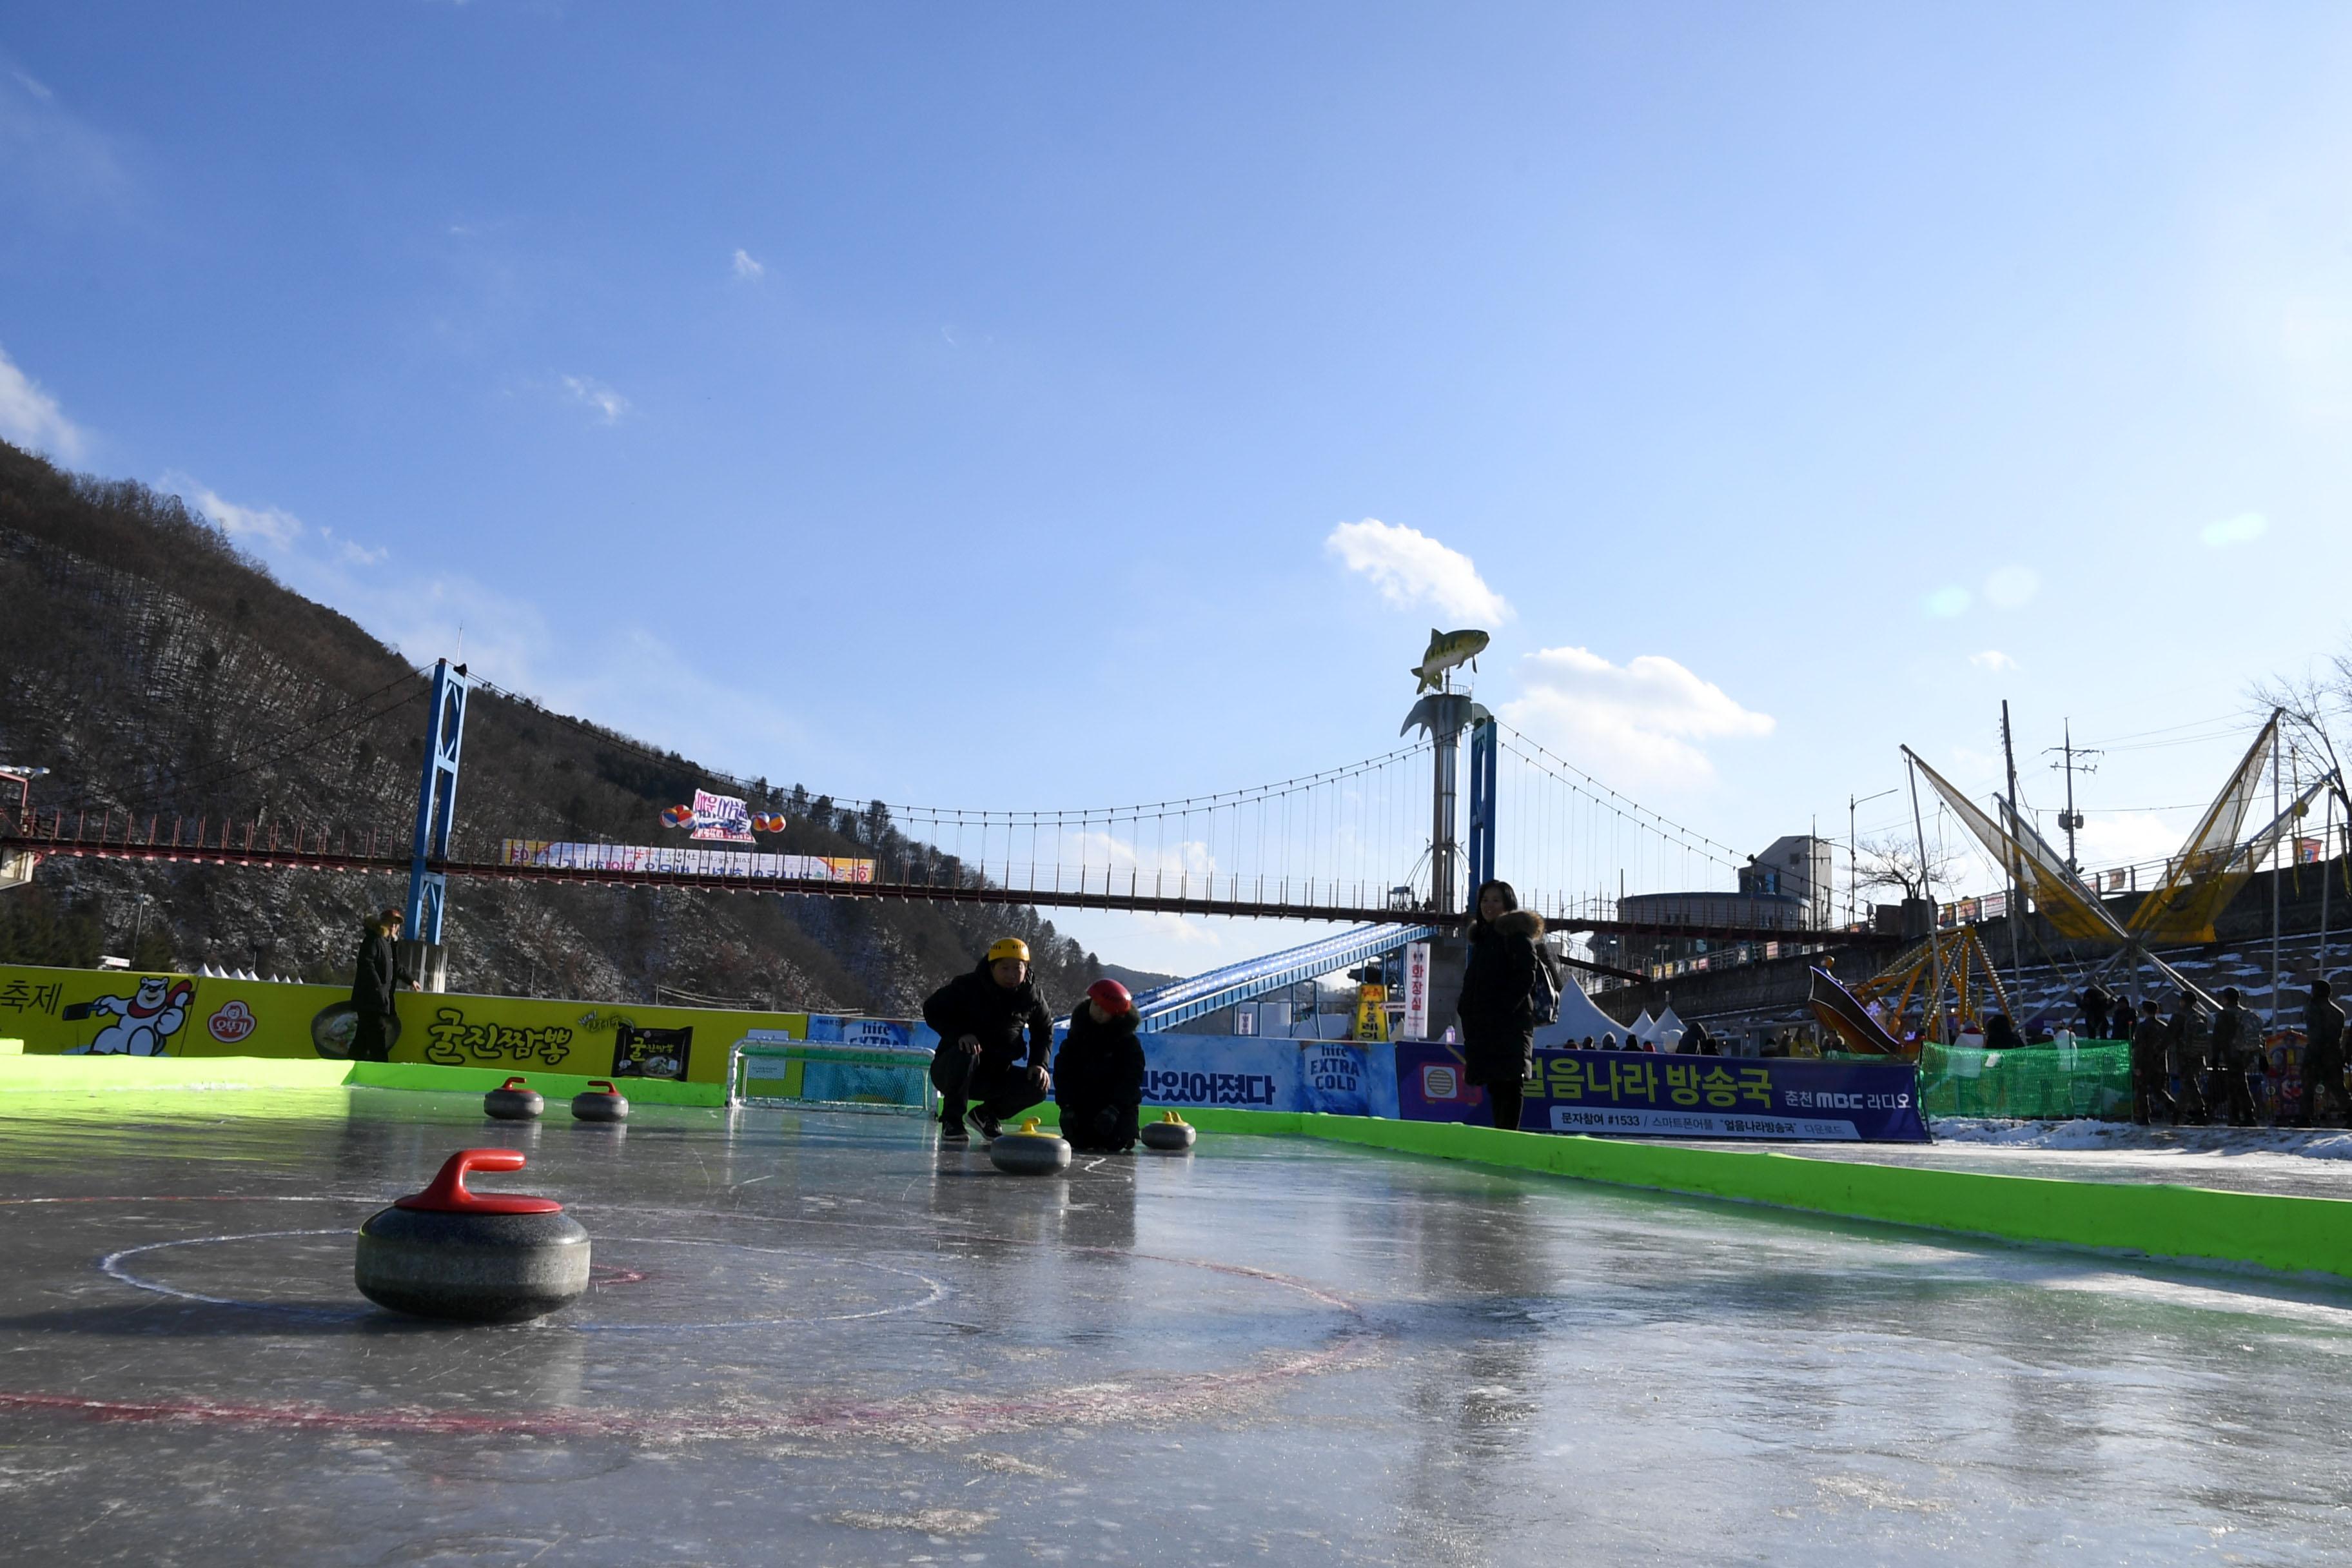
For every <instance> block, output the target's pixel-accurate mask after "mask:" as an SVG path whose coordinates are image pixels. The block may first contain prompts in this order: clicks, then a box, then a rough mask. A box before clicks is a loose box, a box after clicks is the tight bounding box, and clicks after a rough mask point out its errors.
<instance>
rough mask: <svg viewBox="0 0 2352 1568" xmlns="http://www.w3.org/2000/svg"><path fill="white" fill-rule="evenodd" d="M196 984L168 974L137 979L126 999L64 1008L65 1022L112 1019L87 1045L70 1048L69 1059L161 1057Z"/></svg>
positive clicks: (183, 1017) (182, 1019)
mask: <svg viewBox="0 0 2352 1568" xmlns="http://www.w3.org/2000/svg"><path fill="white" fill-rule="evenodd" d="M195 994H196V988H195V985H194V984H193V983H192V982H189V981H185V980H179V981H175V980H173V978H172V977H171V976H170V975H168V974H148V975H142V976H141V977H140V981H139V989H138V990H136V991H134V992H132V993H131V994H130V995H128V996H99V997H94V998H92V999H91V1000H89V1001H88V1002H77V1003H75V1004H74V1005H71V1006H69V1007H68V1008H66V1009H65V1011H64V1013H63V1014H62V1015H61V1016H64V1017H66V1018H68V1019H79V1018H89V1017H94V1016H106V1017H110V1018H112V1019H113V1020H114V1022H113V1023H111V1024H109V1025H108V1026H106V1027H105V1028H103V1029H100V1031H99V1032H98V1037H97V1038H96V1039H93V1040H92V1041H90V1043H89V1044H88V1045H86V1046H73V1047H68V1049H67V1050H66V1052H65V1053H64V1054H65V1055H67V1056H69V1057H80V1056H90V1057H160V1056H162V1055H163V1050H164V1047H165V1045H166V1043H167V1042H169V1041H170V1039H171V1037H173V1035H176V1034H178V1033H179V1032H180V1026H181V1025H183V1024H184V1023H186V1022H187V1021H188V1002H189V1000H190V999H191V998H192V997H194V995H195Z"/></svg>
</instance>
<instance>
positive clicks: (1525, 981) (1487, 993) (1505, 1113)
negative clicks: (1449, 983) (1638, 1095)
mask: <svg viewBox="0 0 2352 1568" xmlns="http://www.w3.org/2000/svg"><path fill="white" fill-rule="evenodd" d="M1476 907H1477V911H1478V912H1477V915H1476V917H1475V919H1473V920H1472V921H1471V922H1470V961H1469V963H1467V964H1465V966H1464V967H1463V970H1462V1000H1461V1001H1460V1002H1459V1003H1458V1004H1457V1005H1456V1006H1455V1009H1454V1010H1455V1012H1456V1014H1457V1015H1458V1016H1460V1018H1461V1020H1462V1056H1463V1063H1464V1070H1463V1075H1462V1076H1463V1077H1464V1078H1465V1079H1469V1081H1470V1082H1472V1083H1475V1084H1477V1085H1479V1086H1480V1087H1482V1088H1483V1089H1486V1099H1487V1100H1488V1101H1490V1102H1491V1103H1492V1104H1493V1106H1494V1108H1495V1125H1496V1126H1497V1127H1503V1128H1509V1129H1517V1126H1518V1125H1519V1105H1520V1101H1521V1100H1522V1098H1523V1097H1524V1095H1525V1093H1526V1087H1525V1086H1526V1084H1527V1080H1528V1068H1531V1067H1533V1066H1534V1065H1535V1059H1536V1000H1535V984H1536V966H1537V965H1538V964H1539V963H1542V962H1543V960H1542V959H1541V957H1540V956H1538V953H1537V952H1536V943H1537V942H1541V941H1542V940H1543V933H1544V923H1543V917H1542V916H1541V915H1538V914H1537V913H1536V912H1535V911H1534V910H1523V909H1521V908H1519V895H1518V894H1517V892H1515V891H1514V890H1513V889H1512V888H1511V885H1510V884H1509V883H1508V882H1488V883H1487V884H1486V886H1484V887H1482V888H1480V889H1478V899H1477V906H1476Z"/></svg>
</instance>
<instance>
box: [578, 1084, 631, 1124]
mask: <svg viewBox="0 0 2352 1568" xmlns="http://www.w3.org/2000/svg"><path fill="white" fill-rule="evenodd" d="M572 1117H573V1118H574V1119H575V1120H577V1121H627V1120H628V1119H629V1102H628V1100H625V1098H623V1096H622V1094H621V1091H620V1090H619V1089H614V1087H613V1082H612V1080H611V1079H602V1078H592V1079H589V1080H588V1087H587V1088H586V1089H582V1090H581V1091H580V1092H579V1093H578V1094H575V1095H573V1096H572Z"/></svg>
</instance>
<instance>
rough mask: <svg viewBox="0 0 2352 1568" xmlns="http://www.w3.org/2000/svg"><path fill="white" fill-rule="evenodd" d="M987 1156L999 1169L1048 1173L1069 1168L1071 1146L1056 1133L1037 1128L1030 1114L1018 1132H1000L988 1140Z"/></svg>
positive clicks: (1034, 1174)
mask: <svg viewBox="0 0 2352 1568" xmlns="http://www.w3.org/2000/svg"><path fill="white" fill-rule="evenodd" d="M988 1158H989V1162H990V1163H992V1164H993V1165H994V1166H995V1167H996V1168H997V1169H998V1170H1000V1171H1003V1172H1007V1173H1010V1174H1013V1175H1015V1176H1050V1175H1052V1174H1053V1173H1055V1172H1056V1171H1061V1170H1066V1169H1068V1168H1069V1163H1070V1145H1069V1143H1068V1142H1067V1141H1066V1140H1065V1139H1064V1138H1063V1137H1062V1136H1061V1135H1060V1134H1059V1133H1056V1132H1042V1131H1038V1128H1037V1119H1036V1118H1035V1117H1034V1116H1033V1117H1031V1118H1029V1120H1028V1121H1024V1122H1023V1123H1022V1124H1021V1131H1018V1132H1000V1133H998V1134H997V1135H996V1136H995V1137H994V1138H992V1139H991V1140H990V1141H989V1144H988Z"/></svg>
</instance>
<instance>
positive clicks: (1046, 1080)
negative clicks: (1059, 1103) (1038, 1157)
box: [923, 936, 1054, 1138]
mask: <svg viewBox="0 0 2352 1568" xmlns="http://www.w3.org/2000/svg"><path fill="white" fill-rule="evenodd" d="M923 1022H925V1023H927V1024H929V1026H931V1027H932V1028H934V1029H936V1030H938V1031H939V1036H940V1048H939V1050H938V1052H937V1053H936V1054H935V1055H933V1056H932V1058H931V1087H932V1088H934V1089H938V1090H939V1091H940V1100H942V1102H943V1103H941V1105H940V1137H942V1138H962V1137H964V1136H966V1133H965V1131H964V1129H965V1128H966V1127H967V1126H968V1127H970V1128H971V1131H974V1132H977V1133H979V1134H980V1135H981V1136H982V1138H993V1137H995V1136H996V1135H997V1133H998V1132H999V1131H1002V1129H1001V1127H1000V1126H999V1123H1001V1122H1003V1121H1005V1120H1006V1119H1008V1118H1010V1117H1013V1116H1017V1115H1019V1114H1020V1113H1021V1112H1022V1111H1024V1110H1028V1109H1029V1108H1030V1107H1031V1106H1033V1105H1034V1104H1036V1103H1037V1102H1038V1101H1039V1100H1043V1099H1045V1091H1046V1090H1047V1089H1050V1088H1052V1087H1053V1079H1052V1078H1051V1077H1049V1076H1048V1075H1047V1073H1046V1071H1045V1061H1046V1058H1048V1057H1050V1056H1052V1055H1053V1052H1054V1018H1053V1015H1052V1014H1050V1013H1048V1012H1047V1011H1046V1010H1045V1001H1044V1000H1043V999H1042V998H1041V997H1039V996H1038V994H1037V990H1036V987H1034V985H1032V984H1029V944H1028V943H1027V942H1023V941H1022V940H1021V939H1020V938H1018V937H1010V936H1008V937H1006V938H1004V939H1003V941H1001V942H997V943H995V944H994V945H993V946H992V947H990V948H989V950H988V956H987V957H986V958H984V959H982V960H981V962H980V966H979V967H978V968H977V969H974V970H973V971H971V973H969V974H959V975H957V976H956V977H955V978H954V979H953V980H950V981H949V982H948V983H947V984H945V985H942V986H940V988H939V989H938V990H937V991H934V992H932V993H931V994H930V997H929V999H928V1000H927V1001H925V1002H924V1004H923ZM1024 1031H1025V1032H1026V1033H1027V1035H1028V1041H1027V1048H1026V1050H1025V1051H1024V1048H1023V1041H1022V1035H1023V1033H1024ZM970 1102H976V1103H970ZM968 1103H969V1110H967V1105H968Z"/></svg>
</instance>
